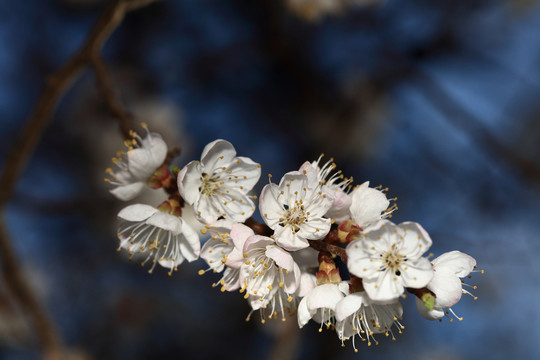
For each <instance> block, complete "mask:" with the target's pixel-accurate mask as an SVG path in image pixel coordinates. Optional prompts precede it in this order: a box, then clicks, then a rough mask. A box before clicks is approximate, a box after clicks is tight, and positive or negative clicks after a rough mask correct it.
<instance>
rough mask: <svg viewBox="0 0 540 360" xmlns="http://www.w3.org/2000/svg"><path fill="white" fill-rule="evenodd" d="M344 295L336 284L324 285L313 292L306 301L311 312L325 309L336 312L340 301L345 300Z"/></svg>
mask: <svg viewBox="0 0 540 360" xmlns="http://www.w3.org/2000/svg"><path fill="white" fill-rule="evenodd" d="M343 297H344V295H343V293H342V292H341V290H340V289H339V287H338V286H337V285H335V284H323V285H319V286H317V287H316V288H315V289H313V291H311V292H310V293H309V294H308V295H307V296H306V297H305V299H307V306H308V309H310V310H315V309H320V308H325V309H331V310H335V308H336V305H337V303H338V301H340V300H341V299H343Z"/></svg>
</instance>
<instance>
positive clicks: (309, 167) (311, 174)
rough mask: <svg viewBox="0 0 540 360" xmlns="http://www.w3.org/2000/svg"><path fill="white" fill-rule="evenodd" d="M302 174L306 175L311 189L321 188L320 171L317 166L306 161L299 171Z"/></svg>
mask: <svg viewBox="0 0 540 360" xmlns="http://www.w3.org/2000/svg"><path fill="white" fill-rule="evenodd" d="M298 171H299V172H300V173H301V174H304V175H306V177H307V185H308V187H310V188H315V187H317V186H319V176H318V174H319V169H317V168H316V167H315V166H313V164H312V163H310V162H309V161H306V162H305V163H303V164H302V166H300V169H299V170H298Z"/></svg>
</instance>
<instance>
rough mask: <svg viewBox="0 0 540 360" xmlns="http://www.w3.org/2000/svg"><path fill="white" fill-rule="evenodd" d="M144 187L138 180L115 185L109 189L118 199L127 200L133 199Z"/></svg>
mask: <svg viewBox="0 0 540 360" xmlns="http://www.w3.org/2000/svg"><path fill="white" fill-rule="evenodd" d="M143 189H144V182H142V181H139V182H135V183H132V184H128V185H121V186H117V187H115V188H114V189H112V190H109V192H110V193H111V194H113V195H114V196H115V197H116V198H117V199H118V200H122V201H129V200H131V199H134V198H135V197H136V196H137V195H139V194H140V193H141V191H142V190H143Z"/></svg>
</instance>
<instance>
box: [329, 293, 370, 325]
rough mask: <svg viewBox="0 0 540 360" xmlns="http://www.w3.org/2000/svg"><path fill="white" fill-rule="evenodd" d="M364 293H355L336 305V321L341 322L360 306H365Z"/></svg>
mask: <svg viewBox="0 0 540 360" xmlns="http://www.w3.org/2000/svg"><path fill="white" fill-rule="evenodd" d="M366 303H367V299H366V293H365V292H363V291H362V292H356V293H352V294H349V295H347V296H345V297H344V298H343V299H341V300H340V301H339V302H338V303H337V304H336V320H337V321H343V320H345V318H347V317H348V316H350V315H352V314H354V313H355V312H356V311H358V310H359V309H360V306H362V304H366Z"/></svg>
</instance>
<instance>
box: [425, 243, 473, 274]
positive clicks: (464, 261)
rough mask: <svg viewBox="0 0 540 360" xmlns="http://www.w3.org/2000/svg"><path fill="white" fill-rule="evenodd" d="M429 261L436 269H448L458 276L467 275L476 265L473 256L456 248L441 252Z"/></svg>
mask: <svg viewBox="0 0 540 360" xmlns="http://www.w3.org/2000/svg"><path fill="white" fill-rule="evenodd" d="M431 263H432V264H433V268H434V269H435V270H436V271H438V270H439V269H441V270H445V271H450V272H452V273H454V274H455V275H456V276H457V277H460V278H462V277H465V276H467V275H469V274H470V272H471V271H473V269H474V267H475V266H476V260H475V259H474V258H473V257H471V256H469V255H467V254H464V253H462V252H460V251H456V250H454V251H450V252H447V253H444V254H442V255H441V256H439V257H438V258H436V259H434V260H433V261H432V262H431Z"/></svg>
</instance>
